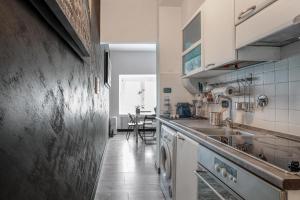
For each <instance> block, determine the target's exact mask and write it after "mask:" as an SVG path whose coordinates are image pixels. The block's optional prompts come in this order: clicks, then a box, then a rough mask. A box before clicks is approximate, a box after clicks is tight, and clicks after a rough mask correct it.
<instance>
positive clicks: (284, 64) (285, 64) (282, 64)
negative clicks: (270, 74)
mask: <svg viewBox="0 0 300 200" xmlns="http://www.w3.org/2000/svg"><path fill="white" fill-rule="evenodd" d="M288 69H289V61H288V59H284V60H280V61H278V62H276V63H275V70H288Z"/></svg>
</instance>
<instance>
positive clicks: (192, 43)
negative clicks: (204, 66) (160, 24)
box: [182, 12, 202, 75]
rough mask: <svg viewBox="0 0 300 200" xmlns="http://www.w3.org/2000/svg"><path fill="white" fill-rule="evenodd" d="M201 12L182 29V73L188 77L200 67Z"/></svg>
mask: <svg viewBox="0 0 300 200" xmlns="http://www.w3.org/2000/svg"><path fill="white" fill-rule="evenodd" d="M201 31H202V30H201V12H199V13H198V14H197V15H196V16H195V17H194V18H193V19H192V20H191V22H190V23H188V24H187V25H186V26H185V27H184V29H183V46H182V52H183V53H182V72H183V75H188V74H189V73H190V72H192V71H193V70H196V69H198V68H200V67H201V62H202V59H201V57H202V56H201V55H202V50H201V47H202V44H201Z"/></svg>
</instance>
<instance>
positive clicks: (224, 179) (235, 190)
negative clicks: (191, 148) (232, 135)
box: [194, 145, 287, 200]
mask: <svg viewBox="0 0 300 200" xmlns="http://www.w3.org/2000/svg"><path fill="white" fill-rule="evenodd" d="M197 160H198V167H197V169H195V171H194V173H195V176H197V179H198V195H197V196H198V198H197V200H254V199H255V200H269V199H270V200H271V199H272V200H286V196H287V195H286V192H285V191H283V190H280V189H279V188H277V187H275V186H273V185H271V184H270V183H268V182H266V181H264V180H263V179H261V178H259V177H258V176H255V175H254V174H252V173H251V172H249V171H248V170H247V169H246V168H241V167H239V166H238V165H236V164H235V163H233V162H231V161H230V160H228V159H226V158H225V157H223V156H221V155H219V154H217V153H216V152H214V151H212V150H210V149H208V148H206V147H204V146H202V145H199V147H198V155H197Z"/></svg>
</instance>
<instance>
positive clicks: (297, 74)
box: [289, 66, 300, 82]
mask: <svg viewBox="0 0 300 200" xmlns="http://www.w3.org/2000/svg"><path fill="white" fill-rule="evenodd" d="M289 81H291V82H292V81H300V66H294V67H291V66H290V68H289Z"/></svg>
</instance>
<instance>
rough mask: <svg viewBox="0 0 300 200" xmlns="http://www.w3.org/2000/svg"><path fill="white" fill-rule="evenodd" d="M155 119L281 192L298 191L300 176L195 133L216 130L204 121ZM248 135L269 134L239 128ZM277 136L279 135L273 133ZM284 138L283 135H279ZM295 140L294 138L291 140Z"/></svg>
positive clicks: (247, 128) (257, 130) (254, 129)
mask: <svg viewBox="0 0 300 200" xmlns="http://www.w3.org/2000/svg"><path fill="white" fill-rule="evenodd" d="M157 119H158V120H159V121H160V122H161V123H162V124H165V125H167V126H169V127H171V128H173V129H175V130H177V131H178V132H180V133H182V134H184V135H186V136H188V137H189V138H191V139H193V140H194V141H196V142H198V143H199V144H201V145H203V146H205V147H207V148H209V149H211V150H213V151H215V152H216V153H218V154H220V155H221V156H223V157H224V158H226V159H228V160H230V161H232V162H233V163H235V164H237V165H239V166H240V167H243V168H245V169H247V170H248V171H250V172H251V173H253V174H255V175H256V176H258V177H260V178H262V179H264V180H265V181H267V182H269V183H271V184H272V185H274V186H276V187H278V188H280V189H282V190H300V176H299V175H295V174H292V173H288V172H285V171H283V170H280V169H278V168H276V167H274V166H272V165H270V164H268V163H266V162H262V161H261V160H258V159H256V158H254V157H252V156H249V155H247V154H245V153H243V152H240V151H238V150H236V149H233V148H232V147H229V146H227V145H225V144H222V143H220V142H217V141H216V140H214V139H212V138H210V137H208V136H207V135H206V134H204V133H201V132H199V131H197V130H196V129H199V128H200V129H201V128H217V127H215V126H212V125H210V124H209V121H208V120H205V119H179V120H170V119H167V118H164V117H157ZM239 128H240V129H244V130H246V131H248V132H250V133H254V134H270V131H262V130H259V129H257V128H250V127H239ZM275 135H279V133H275ZM280 136H285V135H280ZM293 139H296V138H293Z"/></svg>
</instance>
